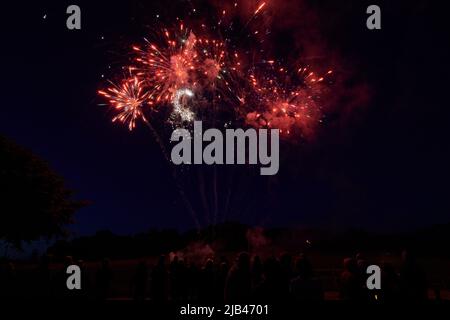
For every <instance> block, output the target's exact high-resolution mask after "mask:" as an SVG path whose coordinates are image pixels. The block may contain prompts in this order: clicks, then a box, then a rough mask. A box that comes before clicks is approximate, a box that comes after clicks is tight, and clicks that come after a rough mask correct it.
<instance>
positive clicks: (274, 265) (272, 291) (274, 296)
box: [255, 257, 287, 303]
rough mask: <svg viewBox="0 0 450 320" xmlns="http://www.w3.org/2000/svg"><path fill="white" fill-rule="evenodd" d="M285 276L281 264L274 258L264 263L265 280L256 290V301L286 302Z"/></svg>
mask: <svg viewBox="0 0 450 320" xmlns="http://www.w3.org/2000/svg"><path fill="white" fill-rule="evenodd" d="M284 289H285V288H284V276H283V273H282V270H281V266H280V263H279V262H278V260H277V259H276V258H274V257H271V258H268V259H267V260H266V261H265V262H264V275H263V280H262V282H261V284H260V286H259V287H257V288H255V300H256V301H258V302H260V301H261V302H264V303H274V302H286V298H287V297H286V295H285V294H284Z"/></svg>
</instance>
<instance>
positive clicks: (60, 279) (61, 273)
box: [55, 256, 76, 299]
mask: <svg viewBox="0 0 450 320" xmlns="http://www.w3.org/2000/svg"><path fill="white" fill-rule="evenodd" d="M73 264H74V262H73V258H72V257H71V256H66V257H64V263H63V265H62V268H61V269H59V270H58V271H57V273H56V276H55V287H56V292H55V294H56V298H58V299H68V298H71V297H73V296H75V295H76V293H75V292H74V291H73V290H69V289H68V288H67V277H68V274H67V268H68V267H69V266H70V265H73Z"/></svg>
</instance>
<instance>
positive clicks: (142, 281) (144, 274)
mask: <svg viewBox="0 0 450 320" xmlns="http://www.w3.org/2000/svg"><path fill="white" fill-rule="evenodd" d="M147 281H148V270H147V264H146V263H145V261H141V262H139V263H138V265H137V267H136V271H135V274H134V277H133V283H132V288H133V298H134V300H137V301H144V300H145V298H146V295H147Z"/></svg>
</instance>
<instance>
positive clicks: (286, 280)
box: [280, 253, 293, 301]
mask: <svg viewBox="0 0 450 320" xmlns="http://www.w3.org/2000/svg"><path fill="white" fill-rule="evenodd" d="M280 271H281V274H280V277H281V278H280V281H281V292H280V294H281V297H280V298H281V299H282V300H281V301H286V299H288V297H289V284H290V281H291V279H292V276H293V274H292V256H291V255H290V254H288V253H283V254H282V255H281V256H280Z"/></svg>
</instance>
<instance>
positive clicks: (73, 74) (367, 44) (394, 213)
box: [0, 0, 450, 234]
mask: <svg viewBox="0 0 450 320" xmlns="http://www.w3.org/2000/svg"><path fill="white" fill-rule="evenodd" d="M93 2H94V1H77V2H73V1H71V2H65V1H61V2H60V3H58V4H54V1H52V2H50V1H41V2H40V3H39V4H38V3H35V2H33V4H27V5H25V4H24V3H22V2H20V3H17V4H16V5H11V4H2V12H3V13H4V14H3V15H2V19H1V30H2V31H1V32H2V38H1V39H2V44H3V45H2V50H1V53H0V54H1V61H2V77H1V88H2V99H1V107H0V134H3V135H6V136H8V137H9V138H11V139H13V140H14V141H16V142H17V143H18V144H20V145H23V146H25V147H27V148H29V149H31V150H32V151H33V152H34V153H36V154H38V155H39V156H41V157H42V158H44V159H45V160H47V161H48V162H49V163H50V164H51V166H52V167H53V168H54V169H55V171H57V172H58V173H59V174H61V175H62V176H64V177H65V179H66V180H67V184H68V186H69V187H71V188H73V189H74V190H76V191H77V197H78V198H80V199H88V200H90V201H92V204H91V205H90V206H89V207H87V208H85V209H83V210H81V211H80V212H79V213H78V214H77V216H76V221H77V223H76V224H75V226H74V227H73V230H74V231H76V232H77V233H78V234H90V233H93V232H95V231H96V230H99V229H111V230H113V231H115V232H118V233H130V232H137V231H142V230H145V229H148V228H150V227H174V228H180V229H186V228H190V227H192V226H193V224H192V220H191V218H190V216H189V214H188V213H187V212H186V210H184V209H183V205H182V203H181V201H180V199H179V197H178V196H177V192H176V190H175V188H174V184H173V181H172V180H171V175H170V170H169V166H168V164H167V163H166V162H165V161H164V159H163V157H162V155H161V152H160V150H159V147H158V145H157V144H156V143H155V141H154V140H153V138H152V136H151V134H150V133H149V131H148V129H147V128H145V127H142V126H141V127H140V128H138V129H137V130H136V131H134V132H132V133H129V132H128V131H127V129H126V128H125V127H123V126H120V125H117V124H112V123H111V121H110V119H111V114H110V113H109V112H108V109H107V108H105V107H102V106H98V104H99V103H100V99H99V97H98V96H97V93H96V91H97V90H98V89H99V88H100V87H101V86H102V84H104V81H105V79H102V78H101V75H102V74H105V75H108V72H110V71H108V65H111V64H112V65H114V64H120V63H121V62H124V61H126V59H124V57H123V52H126V50H128V48H129V47H130V45H131V44H132V43H133V42H134V41H140V40H141V39H142V37H143V36H145V34H144V30H145V27H144V25H143V24H144V22H146V21H151V20H152V19H154V16H155V15H156V14H161V15H162V16H165V17H167V16H170V15H173V16H175V15H176V13H180V14H181V13H182V12H183V8H185V7H186V6H187V1H180V2H179V3H178V2H176V1H170V3H171V4H170V5H168V1H161V2H160V3H147V2H146V1H145V2H139V1H122V2H119V3H116V1H114V4H113V3H112V2H110V1H98V2H97V1H95V3H93ZM155 2H156V1H155ZM194 2H195V1H194ZM269 2H270V1H269ZM311 2H312V3H314V5H312V6H311V7H310V9H311V10H312V11H314V12H315V15H316V20H315V22H316V24H317V22H318V25H316V26H314V27H311V29H312V30H313V28H314V32H320V33H321V36H322V37H323V41H324V42H326V43H327V47H329V48H332V54H333V56H335V55H336V54H338V55H339V57H340V59H341V61H342V64H341V65H340V67H341V68H345V69H347V71H348V72H349V73H352V74H353V75H354V76H353V77H352V79H351V80H350V81H359V82H361V83H364V85H366V86H367V88H368V91H369V92H370V101H368V102H367V103H366V104H365V106H364V108H356V109H351V110H346V112H345V113H346V114H345V115H340V116H339V121H334V122H333V121H332V119H330V120H329V122H330V124H329V125H324V128H323V130H320V132H319V133H318V134H317V137H316V138H315V139H314V141H313V142H311V143H309V144H306V145H305V146H301V147H300V151H299V150H297V151H291V150H290V149H291V148H293V147H292V146H285V148H286V150H288V151H286V153H285V154H286V155H288V156H289V157H290V156H292V158H291V159H289V160H288V161H287V164H286V165H284V167H282V168H281V172H280V176H279V177H276V178H275V179H273V180H274V181H266V180H264V181H263V182H264V183H267V184H268V185H270V188H269V189H270V191H267V192H263V191H261V193H259V192H260V191H259V189H257V191H254V193H255V195H254V196H253V198H254V200H253V202H251V203H250V204H249V206H250V208H249V209H248V210H249V211H250V212H251V214H248V215H246V216H242V217H239V215H238V214H236V216H234V217H233V218H237V219H240V218H242V219H241V220H243V221H245V222H249V223H253V224H263V225H266V226H267V225H293V224H294V225H302V224H320V225H331V226H362V227H367V228H371V227H375V228H383V229H398V228H404V227H406V228H409V227H417V226H424V225H431V224H435V223H447V222H449V220H450V219H449V213H450V211H449V209H450V206H449V203H448V199H449V190H450V188H449V187H448V182H449V169H448V163H449V142H448V137H449V134H448V130H449V126H448V125H449V103H448V101H447V96H448V92H449V88H448V85H449V81H448V76H449V73H448V71H449V70H448V69H449V68H448V67H449V53H450V50H449V49H450V47H449V41H448V39H449V35H448V29H449V28H448V26H447V25H446V21H447V20H446V17H445V10H444V9H443V8H441V7H440V6H441V2H437V1H436V3H435V4H432V3H428V2H427V1H378V2H377V4H378V5H380V6H381V9H382V30H380V31H369V30H367V29H366V27H365V19H366V14H365V9H366V7H367V5H369V4H372V3H369V2H367V1H346V4H345V5H344V4H341V2H342V1H324V0H322V1H315V2H314V1H311ZM73 3H75V4H78V5H79V6H80V7H81V10H82V30H80V31H69V30H67V29H66V25H65V20H66V17H67V15H66V13H65V11H66V8H67V6H68V5H70V4H73ZM288 3H289V4H290V5H292V4H294V5H295V2H294V1H289V2H288ZM300 11H301V10H298V12H299V13H298V14H299V15H300V16H299V17H298V20H299V21H301V20H302V19H303V18H304V17H302V16H301V12H300ZM295 12H297V11H295ZM44 15H46V18H45V19H44V18H43V16H44ZM291 18H294V19H296V17H295V16H294V17H291ZM308 19H309V18H308ZM307 21H308V20H307ZM278 22H279V21H278V20H277V19H274V23H275V24H276V23H278ZM293 25H295V24H293ZM274 30H277V31H276V32H278V31H279V32H280V37H279V39H280V41H279V43H277V45H278V46H279V47H278V48H275V49H274V51H275V52H277V51H278V52H283V51H287V50H290V47H289V44H286V43H287V42H289V41H288V40H293V41H294V42H295V41H296V36H295V35H296V34H297V33H296V30H291V29H288V30H286V29H283V27H282V26H277V25H274ZM290 32H291V33H292V34H293V35H294V36H292V34H289V33H290ZM102 37H103V39H102ZM285 40H286V41H285ZM290 45H292V43H291V44H290ZM341 103H342V102H341ZM331 118H332V117H331ZM281 152H283V149H282V151H281ZM282 166H283V164H282ZM291 170H292V171H291ZM263 182H261V183H263ZM252 183H253V184H256V185H259V184H260V183H259V182H258V181H253V182H252ZM237 192H245V191H242V190H238V191H237ZM267 197H268V198H267ZM255 199H256V201H255ZM267 199H268V200H267ZM266 200H267V201H266ZM238 205H239V203H238ZM246 210H247V209H246ZM237 211H239V210H237Z"/></svg>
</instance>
